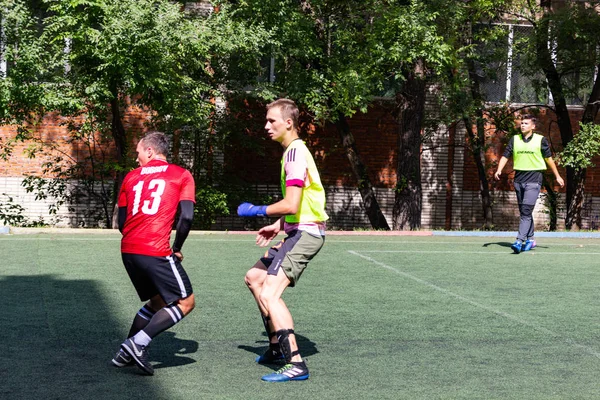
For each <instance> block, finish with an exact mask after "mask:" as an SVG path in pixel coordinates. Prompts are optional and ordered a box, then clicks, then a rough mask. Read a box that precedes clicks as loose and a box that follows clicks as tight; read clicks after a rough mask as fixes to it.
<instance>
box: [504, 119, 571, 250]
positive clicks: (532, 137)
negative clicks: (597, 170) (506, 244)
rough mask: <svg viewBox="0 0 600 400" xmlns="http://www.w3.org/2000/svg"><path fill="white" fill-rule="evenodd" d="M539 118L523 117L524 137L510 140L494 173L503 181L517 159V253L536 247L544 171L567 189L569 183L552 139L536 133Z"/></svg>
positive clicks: (515, 248) (515, 180)
mask: <svg viewBox="0 0 600 400" xmlns="http://www.w3.org/2000/svg"><path fill="white" fill-rule="evenodd" d="M535 123H536V118H535V117H534V116H533V115H530V114H527V115H523V116H522V118H521V134H520V135H515V136H513V137H511V138H510V141H509V142H508V145H507V146H506V149H505V150H504V154H503V155H502V158H500V162H499V163H498V169H497V170H496V173H495V174H494V178H496V180H500V174H501V173H502V169H503V168H504V166H505V165H506V163H507V162H508V159H509V158H510V157H511V156H512V157H513V167H514V170H515V178H514V182H513V184H514V187H515V192H516V194H517V201H518V203H519V214H520V215H521V220H520V222H519V233H518V235H517V240H516V241H515V242H514V243H513V244H512V245H511V246H510V247H511V249H513V251H514V252H515V253H516V254H519V253H520V252H522V251H529V250H531V249H533V248H534V247H535V246H536V243H535V238H534V229H533V227H534V226H533V208H534V207H535V203H536V201H537V199H538V196H539V194H540V190H541V188H542V179H543V171H545V170H546V166H548V167H550V169H551V170H552V173H553V174H554V177H555V178H556V182H558V184H559V185H560V187H563V186H564V185H565V182H564V181H563V179H562V178H561V176H560V174H559V173H558V169H557V168H556V164H555V163H554V160H552V151H551V150H550V145H549V144H548V140H547V139H546V138H545V137H544V136H542V135H540V134H538V133H534V132H533V130H534V129H535Z"/></svg>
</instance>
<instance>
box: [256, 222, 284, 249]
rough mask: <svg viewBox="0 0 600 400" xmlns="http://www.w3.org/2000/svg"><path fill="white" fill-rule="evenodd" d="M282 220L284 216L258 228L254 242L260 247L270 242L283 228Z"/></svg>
mask: <svg viewBox="0 0 600 400" xmlns="http://www.w3.org/2000/svg"><path fill="white" fill-rule="evenodd" d="M284 222H285V217H281V218H279V219H278V220H277V221H275V222H273V223H272V224H271V225H267V226H265V227H262V228H260V230H259V231H258V233H257V235H256V244H257V245H259V246H260V247H265V246H267V245H268V244H269V243H271V240H273V239H274V238H275V236H277V234H278V233H279V232H280V231H281V230H282V229H283V224H284Z"/></svg>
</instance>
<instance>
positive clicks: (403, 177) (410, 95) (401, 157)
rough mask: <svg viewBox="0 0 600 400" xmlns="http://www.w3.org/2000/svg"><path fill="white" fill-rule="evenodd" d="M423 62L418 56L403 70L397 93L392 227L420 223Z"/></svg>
mask: <svg viewBox="0 0 600 400" xmlns="http://www.w3.org/2000/svg"><path fill="white" fill-rule="evenodd" d="M425 91H426V86H425V66H424V62H423V60H419V61H417V62H416V63H415V65H414V66H413V69H412V70H411V71H407V72H406V81H405V83H404V87H403V89H402V91H400V92H398V93H397V94H396V107H397V114H396V120H397V122H398V163H397V167H396V177H397V183H396V194H395V196H394V211H393V218H394V221H393V229H394V230H406V229H407V228H408V229H411V230H414V229H419V228H420V227H421V209H422V202H423V193H422V189H421V127H422V123H423V115H424V111H425Z"/></svg>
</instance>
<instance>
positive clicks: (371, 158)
mask: <svg viewBox="0 0 600 400" xmlns="http://www.w3.org/2000/svg"><path fill="white" fill-rule="evenodd" d="M265 116H266V111H265V108H264V105H262V104H252V105H249V108H248V109H247V111H246V112H245V113H241V114H236V117H235V118H236V119H238V120H242V121H247V125H246V126H245V128H242V129H241V133H242V135H245V136H246V137H247V138H254V139H257V140H256V141H253V142H252V143H253V144H256V145H257V149H248V148H247V147H244V146H242V145H240V144H239V142H241V141H242V140H243V139H242V138H239V139H238V142H236V141H235V140H234V141H233V142H230V143H229V145H230V146H228V149H227V150H226V152H225V160H226V161H225V162H226V171H228V172H230V173H235V174H237V175H238V176H239V177H240V178H242V179H243V180H244V181H246V182H249V183H261V184H278V183H279V171H280V168H281V164H280V160H281V154H282V149H281V146H280V145H279V144H278V143H276V142H273V141H271V140H270V139H269V138H268V137H267V136H266V135H265V133H264V132H265V131H264V124H265ZM242 125H243V124H242ZM300 125H301V129H300V137H301V138H302V139H303V140H305V141H306V143H307V145H308V147H309V148H310V149H311V151H312V153H313V155H314V158H315V162H316V163H317V166H318V168H319V171H320V174H321V180H322V181H323V184H324V185H335V186H350V187H352V186H356V179H355V178H354V176H353V174H352V170H351V169H350V163H349V161H348V158H347V156H346V152H345V149H344V148H343V146H342V143H341V140H340V134H339V131H338V128H337V127H336V126H335V125H334V124H331V123H326V124H324V125H323V126H320V125H316V124H314V123H311V121H310V120H309V117H308V115H307V114H306V113H304V114H303V115H302V116H301V121H300ZM349 125H350V131H351V132H352V135H353V136H354V140H355V142H356V148H357V150H358V153H359V155H360V157H361V159H362V161H363V162H364V163H365V165H366V167H367V170H368V173H369V176H370V178H371V182H372V184H373V185H374V186H375V187H382V188H384V187H385V188H391V187H394V185H395V181H396V173H395V168H396V167H395V163H396V150H395V149H396V146H397V143H396V140H397V139H396V124H395V123H394V119H393V117H392V115H391V111H390V109H389V107H386V106H385V105H373V106H372V107H370V108H369V110H368V112H367V113H360V112H359V113H356V114H355V115H354V116H353V117H352V118H350V119H349Z"/></svg>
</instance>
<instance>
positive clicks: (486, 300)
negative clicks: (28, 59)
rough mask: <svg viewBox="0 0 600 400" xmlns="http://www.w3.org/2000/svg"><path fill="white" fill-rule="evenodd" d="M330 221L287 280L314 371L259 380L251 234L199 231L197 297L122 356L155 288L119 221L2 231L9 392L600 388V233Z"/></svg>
mask: <svg viewBox="0 0 600 400" xmlns="http://www.w3.org/2000/svg"><path fill="white" fill-rule="evenodd" d="M509 246H510V240H509V239H507V238H484V237H461V238H454V237H378V236H367V235H365V236H329V237H328V238H327V240H326V244H325V247H324V248H323V250H322V251H321V253H320V254H319V255H318V256H317V257H316V258H315V259H314V260H313V262H312V263H311V264H310V265H309V268H308V269H307V271H306V273H305V274H304V275H303V276H302V278H301V280H300V282H299V283H298V285H297V287H296V288H291V289H289V290H288V291H287V292H286V293H285V294H284V299H285V301H286V302H287V304H288V306H289V308H290V310H291V312H292V315H293V316H294V320H295V323H296V326H295V328H296V333H297V335H298V340H299V342H300V347H301V352H302V354H303V356H304V357H305V358H306V359H307V364H308V367H309V369H310V373H311V377H310V379H309V380H307V381H304V382H287V383H281V384H276V383H275V384H274V383H266V382H262V381H261V380H260V377H261V376H262V375H264V374H267V373H270V372H271V371H272V370H273V368H274V367H273V368H270V367H268V366H261V365H256V364H255V363H254V358H255V357H256V355H257V354H260V353H262V352H263V351H264V349H265V347H266V343H267V340H266V337H265V335H264V333H263V328H262V323H261V321H260V316H259V314H258V311H257V308H256V305H255V303H254V300H253V299H252V297H251V295H250V293H249V292H248V290H247V289H246V287H245V285H244V282H243V278H244V274H245V272H246V270H247V269H248V268H249V267H250V266H252V265H253V264H254V262H255V261H256V260H257V259H258V258H259V257H260V256H261V255H262V254H263V252H264V249H260V248H258V247H256V246H255V245H254V237H253V236H249V235H193V234H192V235H190V237H189V238H188V241H187V242H186V244H185V247H184V255H185V260H184V267H185V268H186V270H187V271H188V274H189V275H190V278H191V280H192V283H193V285H194V292H195V296H196V302H197V305H196V310H194V312H193V313H192V314H190V315H189V316H188V317H186V318H185V319H184V320H183V321H182V322H181V323H179V324H178V325H176V326H175V327H174V328H172V329H171V330H169V331H167V332H164V333H163V334H161V335H160V336H159V337H157V338H156V339H155V340H154V341H153V343H152V345H151V348H150V359H151V361H152V362H153V364H154V366H155V375H154V376H152V377H148V376H143V375H141V374H140V373H139V371H138V370H137V368H136V367H128V368H123V369H117V368H114V367H112V366H111V365H110V359H111V358H112V356H113V355H114V353H115V351H116V350H117V349H118V348H119V345H120V343H121V341H122V340H123V339H124V336H125V335H126V333H127V331H128V330H129V325H130V323H131V320H132V318H133V316H134V315H135V313H136V312H137V310H138V309H139V307H140V306H141V305H142V303H141V302H140V301H139V300H138V298H137V295H136V294H135V291H134V289H133V287H132V285H131V283H130V282H129V278H128V277H127V274H126V273H125V270H124V269H123V267H122V263H121V259H120V253H119V235H116V234H115V235H112V234H96V235H91V234H81V235H76V236H75V235H64V234H52V235H50V234H39V235H16V236H2V237H0V251H1V254H2V260H3V261H2V267H1V268H0V295H1V296H2V299H4V301H3V305H4V307H3V310H2V312H1V313H0V343H1V349H2V351H0V377H1V379H0V398H2V399H138V398H139V399H185V400H189V399H282V398H285V399H567V398H568V399H575V398H576V399H586V398H589V399H594V398H598V397H600V385H598V379H597V378H598V376H600V334H599V329H600V328H599V324H598V319H599V314H600V291H599V290H598V289H599V286H600V240H593V239H577V240H575V239H557V238H554V239H550V238H549V239H541V240H538V248H536V249H535V250H534V251H531V252H527V253H522V254H519V255H514V254H512V251H511V250H510V247H509Z"/></svg>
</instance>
